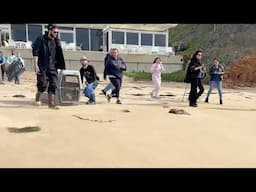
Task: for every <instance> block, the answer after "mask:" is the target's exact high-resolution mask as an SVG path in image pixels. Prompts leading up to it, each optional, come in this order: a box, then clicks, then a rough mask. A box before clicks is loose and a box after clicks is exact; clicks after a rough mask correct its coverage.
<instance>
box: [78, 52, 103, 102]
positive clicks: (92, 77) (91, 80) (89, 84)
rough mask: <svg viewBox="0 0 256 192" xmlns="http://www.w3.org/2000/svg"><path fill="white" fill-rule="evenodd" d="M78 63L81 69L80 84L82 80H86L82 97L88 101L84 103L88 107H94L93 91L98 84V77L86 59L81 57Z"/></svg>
mask: <svg viewBox="0 0 256 192" xmlns="http://www.w3.org/2000/svg"><path fill="white" fill-rule="evenodd" d="M80 63H81V65H82V67H81V68H80V76H81V81H82V83H83V82H84V78H85V80H86V82H85V83H86V87H85V88H84V91H83V93H84V95H85V96H86V97H88V98H89V100H88V101H87V102H86V104H88V105H95V104H96V99H95V92H94V90H95V89H96V87H97V86H98V84H99V77H98V75H97V74H96V71H95V69H94V67H93V65H90V64H89V60H88V59H87V57H85V56H83V57H82V58H81V59H80Z"/></svg>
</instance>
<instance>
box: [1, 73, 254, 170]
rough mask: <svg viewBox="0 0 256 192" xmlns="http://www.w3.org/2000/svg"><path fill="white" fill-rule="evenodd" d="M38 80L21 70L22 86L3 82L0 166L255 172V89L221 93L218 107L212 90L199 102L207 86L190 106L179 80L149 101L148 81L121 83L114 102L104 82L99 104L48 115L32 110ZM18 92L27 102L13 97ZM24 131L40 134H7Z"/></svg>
mask: <svg viewBox="0 0 256 192" xmlns="http://www.w3.org/2000/svg"><path fill="white" fill-rule="evenodd" d="M35 80H36V78H35V75H34V73H32V72H25V73H24V74H23V75H22V77H21V84H20V85H15V84H14V83H13V82H6V81H5V84H4V85H0V89H1V91H0V122H1V124H0V141H1V142H0V154H1V158H0V167H1V168H66V167H68V168H216V167H220V168H230V167H235V168H236V167H256V149H255V145H256V129H255V123H256V116H255V114H256V90H255V88H241V89H223V105H220V104H219V103H218V94H217V90H216V89H215V90H214V91H213V93H212V95H211V96H210V99H209V103H204V99H205V95H206V93H207V91H208V86H205V93H204V94H203V95H202V96H201V98H199V100H198V104H199V106H198V107H197V108H193V107H189V106H188V101H187V97H188V92H189V86H188V89H187V91H186V95H185V98H184V100H183V94H184V90H185V87H186V84H184V83H173V82H170V83H163V84H162V88H161V94H162V95H163V96H162V97H161V99H160V100H154V99H151V98H150V96H149V92H150V91H151V89H152V83H151V82H134V81H132V80H131V79H128V78H124V81H123V88H122V90H121V100H122V103H123V104H122V105H118V104H116V103H115V98H113V99H112V101H111V102H110V103H108V102H107V100H106V98H105V97H104V96H103V95H101V94H100V90H101V89H102V88H103V87H104V86H105V85H106V84H107V83H108V81H104V80H101V82H100V84H99V86H98V88H97V90H96V99H97V104H96V105H90V106H88V105H86V104H85V102H86V101H87V99H86V98H85V97H82V98H81V101H80V104H79V105H74V106H60V110H52V109H48V107H47V105H46V104H43V105H42V106H40V107H37V106H34V95H35V91H36V81H35ZM17 94H20V95H24V96H25V97H13V96H14V95H17ZM164 95H165V96H164ZM167 95H169V96H167ZM170 95H172V96H170ZM170 109H183V110H185V111H186V112H187V113H189V114H190V115H187V114H184V115H183V114H172V113H168V111H169V110H170ZM26 126H39V127H40V128H41V130H40V131H38V132H28V133H15V132H9V131H8V128H9V127H16V128H22V127H26Z"/></svg>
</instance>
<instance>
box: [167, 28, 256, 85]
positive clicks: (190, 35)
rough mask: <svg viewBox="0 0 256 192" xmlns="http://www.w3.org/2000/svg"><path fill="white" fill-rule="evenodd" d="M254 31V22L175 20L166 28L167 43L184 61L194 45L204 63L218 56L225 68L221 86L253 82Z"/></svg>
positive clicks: (252, 83) (254, 80)
mask: <svg viewBox="0 0 256 192" xmlns="http://www.w3.org/2000/svg"><path fill="white" fill-rule="evenodd" d="M255 34H256V25H255V24H179V25H177V26H176V27H174V28H171V29H170V30H169V37H170V42H169V45H170V46H172V47H175V48H176V51H177V54H181V55H183V58H184V62H185V64H187V62H188V61H189V58H190V57H191V55H192V54H193V52H194V51H196V50H198V49H201V50H202V51H203V53H204V57H203V60H202V62H203V63H204V64H206V65H207V66H209V65H211V63H212V59H213V58H214V57H217V58H219V59H220V61H221V64H223V65H224V66H225V68H226V73H227V74H226V75H225V76H226V78H225V80H224V85H225V86H228V87H234V86H254V85H255V84H256V78H255V73H252V72H254V67H255V64H254V63H255V59H254V58H255V53H256V52H255V51H254V50H255V48H256V36H255ZM236 66H237V67H236ZM245 77H246V78H245Z"/></svg>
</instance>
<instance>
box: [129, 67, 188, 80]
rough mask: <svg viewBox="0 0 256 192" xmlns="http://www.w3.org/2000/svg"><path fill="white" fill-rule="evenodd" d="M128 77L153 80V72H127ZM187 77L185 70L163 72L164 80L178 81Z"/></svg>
mask: <svg viewBox="0 0 256 192" xmlns="http://www.w3.org/2000/svg"><path fill="white" fill-rule="evenodd" d="M125 75H126V76H127V77H131V78H133V80H135V81H151V80H152V79H151V76H152V74H151V73H149V72H144V71H143V72H134V71H133V72H125ZM184 77H185V71H183V70H180V71H176V72H173V73H162V81H163V82H168V81H176V82H183V80H184Z"/></svg>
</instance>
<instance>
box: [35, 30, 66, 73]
mask: <svg viewBox="0 0 256 192" xmlns="http://www.w3.org/2000/svg"><path fill="white" fill-rule="evenodd" d="M47 38H48V37H47V32H46V33H45V34H44V35H41V36H39V37H38V38H37V39H36V40H35V42H34V43H33V44H32V54H33V56H38V67H39V69H40V70H44V71H45V70H47V67H48V65H49V56H50V55H49V52H48V43H47V42H48V40H47ZM55 43H56V56H55V61H56V62H55V67H56V69H66V64H65V60H64V56H63V51H62V48H61V43H60V40H59V39H55Z"/></svg>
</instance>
